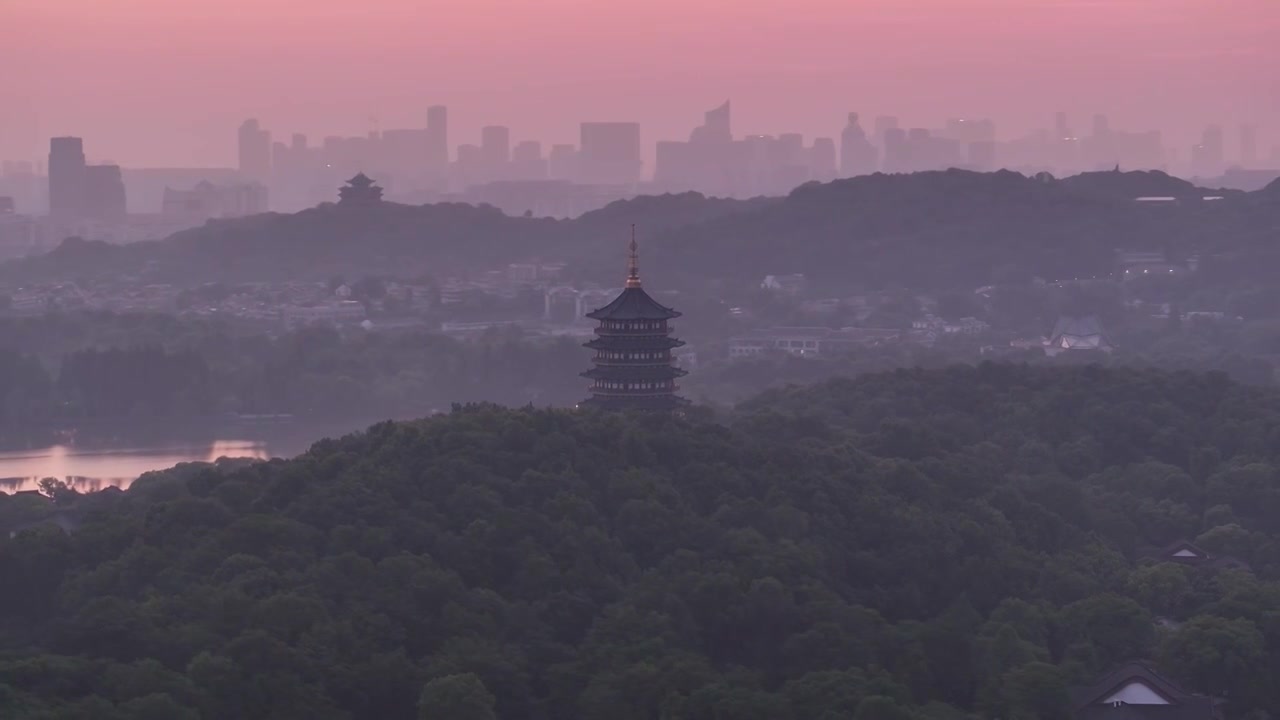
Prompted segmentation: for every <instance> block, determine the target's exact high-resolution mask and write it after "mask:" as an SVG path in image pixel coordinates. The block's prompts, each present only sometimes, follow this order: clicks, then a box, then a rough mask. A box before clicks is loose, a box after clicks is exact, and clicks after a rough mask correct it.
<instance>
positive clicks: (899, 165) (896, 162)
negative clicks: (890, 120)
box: [877, 122, 911, 173]
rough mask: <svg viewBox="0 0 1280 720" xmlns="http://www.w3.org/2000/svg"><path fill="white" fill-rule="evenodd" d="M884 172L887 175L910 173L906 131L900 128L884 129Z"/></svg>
mask: <svg viewBox="0 0 1280 720" xmlns="http://www.w3.org/2000/svg"><path fill="white" fill-rule="evenodd" d="M877 124H878V122H877ZM884 171H885V172H887V173H903V172H911V159H910V157H908V146H907V131H906V130H903V129H902V128H900V127H886V128H885V129H884Z"/></svg>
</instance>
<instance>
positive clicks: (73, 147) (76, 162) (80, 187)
mask: <svg viewBox="0 0 1280 720" xmlns="http://www.w3.org/2000/svg"><path fill="white" fill-rule="evenodd" d="M84 197H85V162H84V141H83V140H81V139H80V138H77V137H57V138H53V139H52V140H50V141H49V214H50V215H53V216H55V217H62V218H74V217H78V216H80V215H81V214H83V212H84Z"/></svg>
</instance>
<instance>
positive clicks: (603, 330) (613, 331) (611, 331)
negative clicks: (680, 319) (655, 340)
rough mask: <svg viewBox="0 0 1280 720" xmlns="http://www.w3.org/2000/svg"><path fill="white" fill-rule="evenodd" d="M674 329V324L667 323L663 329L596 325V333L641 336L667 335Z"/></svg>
mask: <svg viewBox="0 0 1280 720" xmlns="http://www.w3.org/2000/svg"><path fill="white" fill-rule="evenodd" d="M675 331H676V328H675V326H674V325H668V326H667V328H666V329H665V330H632V329H630V328H626V329H623V328H607V327H596V334H597V335H624V336H627V337H641V336H644V335H657V336H659V337H661V336H664V335H669V334H671V333H673V332H675Z"/></svg>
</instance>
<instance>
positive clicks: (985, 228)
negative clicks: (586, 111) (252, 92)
mask: <svg viewBox="0 0 1280 720" xmlns="http://www.w3.org/2000/svg"><path fill="white" fill-rule="evenodd" d="M1206 194H1219V193H1218V192H1217V191H1208V190H1200V189H1198V188H1195V187H1194V186H1191V185H1190V184H1188V183H1185V182H1183V181H1179V180H1176V179H1174V178H1171V177H1169V176H1168V175H1164V174H1163V173H1143V172H1127V173H1121V172H1114V173H1110V172H1109V173H1088V174H1085V175H1080V176H1076V177H1073V178H1069V179H1066V180H1061V181H1056V180H1052V179H1049V180H1045V179H1041V178H1030V177H1025V176H1023V175H1020V174H1017V173H1013V172H1008V171H1002V172H997V173H973V172H967V171H960V170H950V171H946V172H927V173H914V174H909V175H880V174H877V175H871V176H865V177H858V178H852V179H848V180H839V181H835V182H831V183H826V184H818V183H811V184H808V185H804V186H801V187H800V188H797V189H796V190H795V191H793V192H792V193H791V194H790V195H789V196H788V197H786V198H769V199H757V200H751V201H732V200H722V199H715V198H704V197H702V196H701V195H697V194H694V193H687V194H684V195H666V196H660V197H643V198H637V199H635V200H631V201H626V202H620V203H615V204H613V205H610V206H609V207H607V208H605V209H603V210H600V211H597V212H595V213H589V214H587V215H584V216H582V217H580V218H577V219H573V220H559V221H557V220H550V219H545V218H542V219H537V218H516V217H508V216H505V215H503V214H501V213H500V212H498V211H497V210H495V209H493V208H490V207H481V208H476V207H471V206H467V205H458V204H442V205H427V206H422V207H411V206H405V205H397V204H394V203H384V204H382V205H381V206H379V207H374V208H344V207H340V206H336V205H331V204H327V205H322V206H320V207H317V208H313V209H309V210H306V211H303V212H300V213H297V214H294V215H277V214H272V215H262V216H256V217H251V218H243V219H237V220H224V221H215V222H212V223H210V224H208V225H206V226H204V227H201V228H196V229H193V230H189V231H185V232H182V233H178V234H176V235H174V236H173V237H171V238H168V239H167V240H164V241H159V242H149V243H137V244H134V245H128V246H122V247H117V246H110V245H107V244H105V243H99V242H92V241H83V240H78V241H74V242H72V241H69V242H67V243H64V245H63V246H61V247H59V248H58V249H56V250H54V251H53V252H51V253H49V254H47V255H43V256H40V257H35V258H28V259H24V260H18V261H12V262H9V263H4V264H0V282H4V281H11V282H31V281H34V280H40V279H60V280H76V279H81V278H95V277H97V278H103V277H109V278H118V277H121V276H130V277H139V278H146V279H147V280H148V281H151V282H168V283H177V284H184V285H191V284H195V283H199V282H205V281H244V280H285V279H291V280H300V279H307V278H310V279H324V278H327V277H329V276H330V275H332V274H335V273H348V274H355V275H360V274H374V275H378V274H382V275H394V276H401V277H407V276H415V275H420V274H424V273H426V274H434V275H436V276H441V277H443V276H447V275H450V274H453V275H459V274H465V273H466V272H468V271H475V270H481V269H493V268H497V267H502V266H504V265H505V264H506V263H510V262H524V261H528V260H530V259H534V258H542V259H544V260H549V259H562V260H572V261H573V263H574V268H573V272H574V274H575V275H576V276H577V277H578V278H580V279H591V280H595V281H598V282H606V281H609V280H613V279H616V276H617V273H618V270H619V265H620V263H621V255H622V241H623V238H624V236H625V232H626V231H625V228H626V226H627V224H629V223H640V224H641V226H642V227H643V228H644V232H645V233H646V237H647V238H648V239H647V240H646V243H645V257H646V260H645V273H646V276H647V277H648V278H649V279H650V280H654V281H656V282H657V285H656V286H661V287H668V288H673V289H679V290H683V291H693V290H696V289H699V288H705V287H706V286H707V285H708V283H717V284H724V285H726V286H728V287H730V288H743V287H755V286H758V284H759V282H760V279H761V278H762V277H763V276H764V275H766V274H783V273H794V272H798V273H804V274H806V275H808V276H809V277H810V278H811V279H813V280H814V281H815V282H817V283H819V284H821V285H824V286H832V287H847V286H849V285H850V284H863V285H866V286H870V287H877V288H879V287H894V286H899V287H913V288H918V287H927V288H952V287H962V288H969V289H971V288H973V287H977V286H979V285H985V284H988V283H992V282H997V281H1000V280H1002V279H1005V278H1008V277H1017V276H1024V277H1030V276H1031V275H1039V276H1041V277H1044V278H1046V279H1050V280H1055V279H1066V278H1074V277H1092V276H1095V275H1106V274H1108V273H1110V272H1111V271H1112V270H1113V269H1114V262H1113V261H1114V251H1115V249H1116V248H1127V249H1145V250H1168V251H1171V252H1174V253H1182V254H1190V253H1201V254H1203V255H1206V256H1208V255H1214V256H1215V260H1214V263H1210V265H1212V268H1210V270H1211V272H1212V273H1214V274H1215V275H1216V276H1217V277H1220V278H1227V277H1232V278H1234V279H1236V280H1239V279H1241V278H1254V279H1258V278H1264V277H1270V276H1271V275H1273V274H1274V270H1275V269H1276V268H1277V267H1278V266H1280V254H1277V253H1276V251H1275V250H1274V247H1273V242H1272V241H1273V240H1274V228H1275V226H1276V223H1277V221H1280V205H1278V204H1277V203H1276V202H1275V200H1274V193H1269V192H1267V191H1260V192H1258V193H1227V195H1228V196H1227V197H1226V199H1224V200H1221V201H1218V202H1216V203H1204V202H1201V201H1200V200H1199V198H1200V197H1202V196H1204V195H1206ZM1153 195H1154V196H1177V197H1180V198H1184V199H1185V200H1186V202H1184V203H1175V204H1170V203H1160V204H1159V207H1151V206H1150V205H1151V204H1150V203H1146V204H1143V203H1136V202H1134V199H1135V198H1137V197H1141V196H1153ZM730 259H731V260H732V261H731V262H730V261H729V260H730Z"/></svg>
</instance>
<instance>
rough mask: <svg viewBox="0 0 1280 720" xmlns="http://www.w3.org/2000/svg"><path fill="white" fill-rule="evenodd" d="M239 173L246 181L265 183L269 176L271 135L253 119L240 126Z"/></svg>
mask: <svg viewBox="0 0 1280 720" xmlns="http://www.w3.org/2000/svg"><path fill="white" fill-rule="evenodd" d="M239 140H240V142H239V149H240V164H239V167H240V172H241V173H242V174H243V175H244V176H245V177H246V178H248V179H251V180H257V181H265V180H266V179H267V178H268V177H269V176H270V175H271V133H270V132H269V131H267V130H263V129H262V128H261V127H259V125H258V121H257V120H254V119H252V118H251V119H249V120H245V121H244V122H243V123H241V125H240V138H239Z"/></svg>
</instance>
